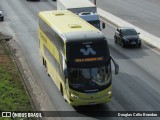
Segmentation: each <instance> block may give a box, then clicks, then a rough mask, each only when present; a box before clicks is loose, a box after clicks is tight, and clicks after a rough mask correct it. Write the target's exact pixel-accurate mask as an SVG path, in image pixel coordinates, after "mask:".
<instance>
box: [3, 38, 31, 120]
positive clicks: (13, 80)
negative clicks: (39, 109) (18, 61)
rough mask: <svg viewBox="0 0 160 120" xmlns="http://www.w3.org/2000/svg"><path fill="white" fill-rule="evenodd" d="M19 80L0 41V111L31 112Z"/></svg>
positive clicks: (7, 52)
mask: <svg viewBox="0 0 160 120" xmlns="http://www.w3.org/2000/svg"><path fill="white" fill-rule="evenodd" d="M21 79H22V78H21V77H20V74H19V71H18V70H17V68H16V66H15V64H14V62H13V60H12V58H11V55H10V54H9V51H8V49H7V47H6V45H5V44H4V42H2V41H0V111H32V107H31V103H30V98H29V96H28V95H27V92H26V90H25V89H24V85H23V83H22V80H21ZM0 119H1V118H0Z"/></svg>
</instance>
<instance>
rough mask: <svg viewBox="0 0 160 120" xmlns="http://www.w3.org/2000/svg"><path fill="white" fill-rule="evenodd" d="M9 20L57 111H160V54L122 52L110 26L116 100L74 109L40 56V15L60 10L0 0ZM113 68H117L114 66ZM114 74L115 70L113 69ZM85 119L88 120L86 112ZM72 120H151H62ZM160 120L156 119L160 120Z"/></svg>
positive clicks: (18, 0)
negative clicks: (114, 64) (59, 89)
mask: <svg viewBox="0 0 160 120" xmlns="http://www.w3.org/2000/svg"><path fill="white" fill-rule="evenodd" d="M0 8H2V10H4V13H5V16H6V19H5V21H8V23H9V25H10V27H11V28H12V30H13V32H14V34H15V37H16V41H17V42H18V43H19V44H20V45H21V47H22V48H23V51H24V54H25V56H26V59H27V61H28V62H29V63H30V64H31V66H32V72H34V75H35V76H36V78H37V81H38V82H39V84H41V86H43V89H44V90H45V91H46V92H47V94H48V96H49V99H50V101H51V103H52V106H50V107H51V108H52V107H53V110H57V111H75V110H77V109H78V110H102V111H160V104H159V103H160V87H159V86H160V72H159V71H160V62H159V61H160V54H157V53H155V52H153V51H152V50H150V49H149V48H146V47H145V46H142V48H140V49H139V48H125V49H124V48H122V47H121V46H120V45H117V44H115V43H114V40H113V35H114V32H115V29H114V28H112V27H111V26H109V25H106V29H105V30H103V32H104V34H105V36H106V37H107V39H108V43H109V46H110V52H111V54H112V56H113V57H114V58H115V59H116V60H117V62H118V64H119V66H120V73H119V75H117V76H115V75H114V74H113V100H112V102H111V103H107V104H104V105H97V106H85V107H80V108H76V109H75V108H73V107H71V106H70V105H68V104H67V103H66V102H65V101H64V100H63V98H62V96H61V94H60V92H58V90H57V88H56V86H55V84H54V83H53V81H52V80H51V79H50V78H49V77H48V76H47V74H46V72H45V70H44V68H43V66H42V62H41V59H40V56H39V47H38V36H37V28H38V12H39V11H43V10H51V9H56V8H55V7H54V6H53V5H52V4H50V3H49V2H47V1H46V0H41V2H27V1H25V0H0ZM112 68H113V66H112ZM113 73H114V68H113ZM83 115H84V116H86V114H85V112H83ZM62 119H65V120H66V119H68V120H71V119H73V120H77V119H78V120H83V119H84V120H93V119H101V120H103V119H107V120H123V119H127V120H130V119H132V120H133V119H134V120H151V118H121V117H118V118H114V117H113V118H95V117H93V116H86V117H77V118H74V117H72V118H62ZM158 119H159V118H152V120H158Z"/></svg>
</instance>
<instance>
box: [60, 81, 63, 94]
mask: <svg viewBox="0 0 160 120" xmlns="http://www.w3.org/2000/svg"><path fill="white" fill-rule="evenodd" d="M60 91H61V94H62V96H63V87H62V84H61V85H60Z"/></svg>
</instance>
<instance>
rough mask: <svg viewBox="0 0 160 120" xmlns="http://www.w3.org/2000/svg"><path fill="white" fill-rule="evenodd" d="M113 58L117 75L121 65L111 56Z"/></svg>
mask: <svg viewBox="0 0 160 120" xmlns="http://www.w3.org/2000/svg"><path fill="white" fill-rule="evenodd" d="M111 59H112V61H113V63H114V66H115V75H117V74H118V73H119V65H118V63H117V62H116V61H115V60H114V59H113V58H112V57H111Z"/></svg>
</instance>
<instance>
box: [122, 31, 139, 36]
mask: <svg viewBox="0 0 160 120" xmlns="http://www.w3.org/2000/svg"><path fill="white" fill-rule="evenodd" d="M121 31H122V34H123V35H124V36H130V35H137V32H136V31H135V30H134V29H122V30H121Z"/></svg>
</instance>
